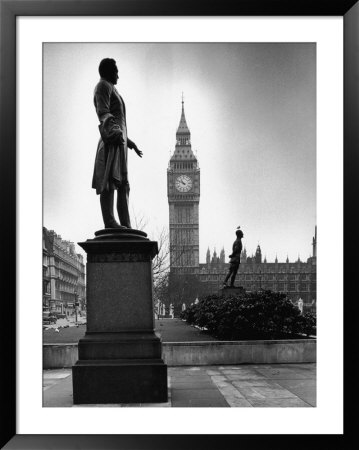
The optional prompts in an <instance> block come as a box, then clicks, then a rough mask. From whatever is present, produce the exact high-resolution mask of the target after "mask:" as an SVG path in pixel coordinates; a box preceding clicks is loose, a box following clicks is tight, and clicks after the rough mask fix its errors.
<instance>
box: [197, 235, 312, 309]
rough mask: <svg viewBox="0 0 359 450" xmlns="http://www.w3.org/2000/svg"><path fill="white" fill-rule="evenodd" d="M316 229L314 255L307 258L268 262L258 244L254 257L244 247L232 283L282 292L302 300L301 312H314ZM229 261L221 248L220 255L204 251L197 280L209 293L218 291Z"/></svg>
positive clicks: (296, 302)
mask: <svg viewBox="0 0 359 450" xmlns="http://www.w3.org/2000/svg"><path fill="white" fill-rule="evenodd" d="M316 259H317V258H316V231H315V236H314V237H313V256H311V257H309V258H308V259H307V261H305V262H304V261H301V260H300V258H298V260H297V261H296V262H289V259H288V258H287V259H286V261H285V262H279V261H278V259H277V258H276V259H275V261H274V262H268V261H267V259H266V258H264V260H262V251H261V248H260V246H259V245H258V247H257V249H256V252H255V254H254V255H253V256H250V257H247V251H246V249H245V248H244V249H243V252H242V255H241V264H240V266H239V270H238V273H237V276H236V280H235V285H236V286H242V287H244V289H245V290H246V291H247V292H253V291H258V290H262V289H263V290H267V289H268V290H271V291H274V292H282V293H284V294H286V295H287V296H288V298H290V299H291V301H292V302H293V303H295V304H298V302H300V300H301V301H302V302H303V311H304V312H307V311H311V312H315V311H316V299H317V283H316V282H317V278H316V277H317V273H316ZM228 269H229V263H226V262H225V252H224V250H223V249H222V251H221V253H220V256H217V253H216V251H215V250H214V252H213V254H212V256H211V252H210V250H209V249H208V250H207V258H206V263H205V264H200V270H199V279H200V281H201V282H202V283H205V284H206V287H207V288H206V291H208V293H218V291H219V290H220V289H221V287H222V285H223V280H224V278H225V276H226V274H227V272H228Z"/></svg>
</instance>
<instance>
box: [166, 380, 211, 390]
mask: <svg viewBox="0 0 359 450" xmlns="http://www.w3.org/2000/svg"><path fill="white" fill-rule="evenodd" d="M171 388H173V389H217V388H216V386H215V385H214V384H213V383H212V382H211V381H210V380H209V381H200V382H197V381H196V382H195V383H193V381H187V382H174V383H172V385H171Z"/></svg>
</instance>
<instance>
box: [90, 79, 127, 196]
mask: <svg viewBox="0 0 359 450" xmlns="http://www.w3.org/2000/svg"><path fill="white" fill-rule="evenodd" d="M94 104H95V108H96V113H97V116H98V118H99V121H100V125H99V130H100V135H101V137H100V140H99V143H98V146H97V152H96V159H95V167H94V173H93V178H92V187H93V188H94V189H96V193H97V194H101V192H103V191H104V190H109V189H116V188H117V187H118V186H119V185H121V184H126V183H128V178H127V153H128V148H127V144H129V143H130V142H132V141H130V140H129V139H128V138H127V126H126V108H125V103H124V101H123V99H122V97H121V96H120V94H119V93H118V92H117V90H116V88H115V86H114V85H113V84H112V83H110V82H109V81H107V80H104V79H103V78H101V79H100V81H99V82H98V83H97V85H96V87H95V91H94Z"/></svg>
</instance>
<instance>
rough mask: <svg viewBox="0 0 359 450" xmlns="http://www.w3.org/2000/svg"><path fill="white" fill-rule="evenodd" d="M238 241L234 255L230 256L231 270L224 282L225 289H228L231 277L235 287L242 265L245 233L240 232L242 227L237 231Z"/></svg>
mask: <svg viewBox="0 0 359 450" xmlns="http://www.w3.org/2000/svg"><path fill="white" fill-rule="evenodd" d="M236 236H237V239H236V240H235V241H234V242H233V247H232V254H231V255H229V257H230V261H229V270H228V273H227V276H226V278H225V280H224V282H223V287H227V281H228V279H229V277H231V284H230V286H231V287H234V280H235V279H236V275H237V272H238V268H239V264H240V263H241V251H242V237H243V236H244V235H243V231H242V230H240V227H238V228H237V230H236Z"/></svg>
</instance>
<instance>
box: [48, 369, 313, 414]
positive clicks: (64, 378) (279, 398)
mask: <svg viewBox="0 0 359 450" xmlns="http://www.w3.org/2000/svg"><path fill="white" fill-rule="evenodd" d="M168 394H169V401H168V402H167V403H154V404H152V403H144V404H139V403H136V404H135V403H134V404H113V405H73V403H72V377H71V369H60V370H45V371H44V372H43V405H44V406H45V407H46V406H48V407H88V406H90V407H91V406H96V407H101V406H106V407H109V406H114V407H139V406H141V407H246V408H247V407H249V408H251V407H282V408H283V407H313V406H316V364H314V363H311V364H307V363H305V364H258V365H253V364H251V365H236V366H198V367H184V366H182V367H168Z"/></svg>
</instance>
